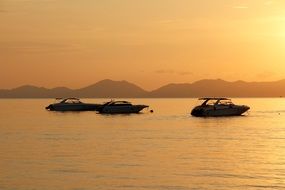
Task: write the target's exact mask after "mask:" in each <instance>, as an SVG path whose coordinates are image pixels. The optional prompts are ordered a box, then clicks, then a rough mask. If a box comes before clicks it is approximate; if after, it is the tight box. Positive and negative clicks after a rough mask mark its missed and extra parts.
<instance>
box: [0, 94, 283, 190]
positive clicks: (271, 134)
mask: <svg viewBox="0 0 285 190" xmlns="http://www.w3.org/2000/svg"><path fill="white" fill-rule="evenodd" d="M85 101H86V102H97V103H100V102H103V101H105V100H103V99H87V100H85ZM130 101H132V102H133V103H141V104H148V105H150V106H151V109H153V110H154V113H150V112H149V111H147V110H146V111H145V112H144V113H143V114H133V115H99V114H97V113H95V112H80V113H56V112H48V111H46V110H45V109H44V107H45V106H46V105H48V104H49V103H51V102H53V100H51V99H40V100H38V99H31V100H26V99H24V100H0V105H1V109H0V189H1V190H93V189H100V190H101V189H102V190H120V189H122V190H125V189H126V190H187V189H209V190H214V189H217V190H223V189H227V190H232V189H285V99H282V98H276V99H234V101H235V102H236V103H239V104H247V105H249V106H250V107H251V111H250V113H249V114H248V115H246V116H241V117H228V118H194V117H191V116H190V111H191V108H192V107H193V106H194V105H195V104H196V103H197V101H196V100H195V99H131V100H130Z"/></svg>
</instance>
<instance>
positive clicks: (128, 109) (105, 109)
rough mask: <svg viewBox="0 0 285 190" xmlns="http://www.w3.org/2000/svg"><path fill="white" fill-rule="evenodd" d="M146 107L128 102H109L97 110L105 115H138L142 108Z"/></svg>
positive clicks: (145, 106)
mask: <svg viewBox="0 0 285 190" xmlns="http://www.w3.org/2000/svg"><path fill="white" fill-rule="evenodd" d="M148 107H149V106H147V105H133V104H132V103H130V102H128V101H113V100H111V101H109V102H106V103H105V104H103V105H102V106H101V107H100V108H99V109H98V111H99V113H106V114H128V113H139V112H140V111H142V110H143V109H144V108H148Z"/></svg>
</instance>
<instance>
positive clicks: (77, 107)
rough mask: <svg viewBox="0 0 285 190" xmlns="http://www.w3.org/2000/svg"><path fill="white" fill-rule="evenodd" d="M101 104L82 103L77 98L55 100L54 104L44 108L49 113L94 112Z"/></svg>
mask: <svg viewBox="0 0 285 190" xmlns="http://www.w3.org/2000/svg"><path fill="white" fill-rule="evenodd" d="M100 106H101V104H90V103H83V102H81V101H80V99H78V98H56V103H53V104H50V105H49V106H47V107H46V109H47V110H49V111H96V110H97V109H98V108H99V107H100Z"/></svg>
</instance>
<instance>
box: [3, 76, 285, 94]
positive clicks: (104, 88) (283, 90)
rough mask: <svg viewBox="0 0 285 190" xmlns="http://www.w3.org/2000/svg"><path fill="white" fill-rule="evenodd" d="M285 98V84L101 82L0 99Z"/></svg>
mask: <svg viewBox="0 0 285 190" xmlns="http://www.w3.org/2000/svg"><path fill="white" fill-rule="evenodd" d="M206 96H207V97H283V96H285V80H279V81H273V82H245V81H235V82H228V81H225V80H221V79H204V80H199V81H196V82H194V83H177V84H174V83H173V84H167V85H165V86H162V87H160V88H158V89H155V90H152V91H147V90H144V89H143V88H141V87H139V86H137V85H135V84H133V83H130V82H128V81H124V80H123V81H114V80H110V79H105V80H101V81H99V82H97V83H95V84H93V85H90V86H87V87H84V88H79V89H70V88H66V87H57V88H51V89H48V88H44V87H36V86H31V85H25V86H21V87H18V88H14V89H2V90H0V98H56V97H79V98H194V97H206Z"/></svg>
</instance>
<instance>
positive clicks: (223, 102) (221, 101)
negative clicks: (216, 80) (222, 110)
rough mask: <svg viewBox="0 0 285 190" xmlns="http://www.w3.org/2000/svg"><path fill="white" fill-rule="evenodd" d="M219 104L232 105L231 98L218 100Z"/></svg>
mask: <svg viewBox="0 0 285 190" xmlns="http://www.w3.org/2000/svg"><path fill="white" fill-rule="evenodd" d="M218 104H219V105H232V104H233V103H232V101H231V100H220V101H219V103H218Z"/></svg>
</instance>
